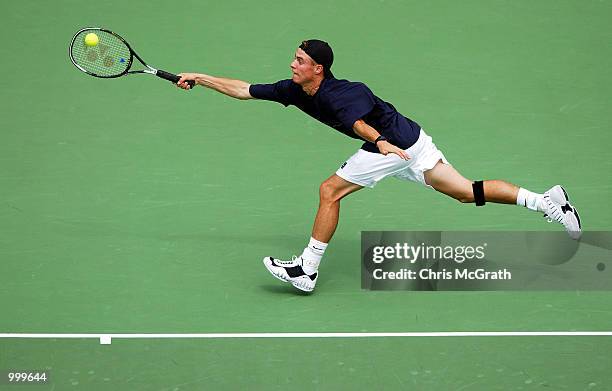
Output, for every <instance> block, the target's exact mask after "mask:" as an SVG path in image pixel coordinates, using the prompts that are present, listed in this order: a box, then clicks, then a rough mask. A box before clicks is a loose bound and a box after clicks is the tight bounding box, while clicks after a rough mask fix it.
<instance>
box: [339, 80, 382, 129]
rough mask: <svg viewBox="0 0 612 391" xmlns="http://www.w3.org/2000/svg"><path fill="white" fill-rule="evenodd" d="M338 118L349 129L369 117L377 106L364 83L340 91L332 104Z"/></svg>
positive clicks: (354, 84)
mask: <svg viewBox="0 0 612 391" xmlns="http://www.w3.org/2000/svg"><path fill="white" fill-rule="evenodd" d="M331 104H332V107H333V110H334V113H335V115H336V118H338V120H339V121H340V122H341V123H342V125H343V126H344V127H345V128H347V129H352V128H353V124H354V123H355V122H356V121H357V120H358V119H361V118H363V117H365V116H366V115H368V114H369V113H370V112H371V111H372V110H373V109H374V105H375V104H376V100H375V99H374V94H373V93H372V91H370V89H369V88H368V87H367V86H366V85H365V84H363V83H351V85H350V86H348V87H347V88H346V89H344V91H340V92H339V93H338V94H337V95H336V96H335V97H334V99H333V100H332V102H331Z"/></svg>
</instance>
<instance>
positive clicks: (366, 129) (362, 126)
mask: <svg viewBox="0 0 612 391" xmlns="http://www.w3.org/2000/svg"><path fill="white" fill-rule="evenodd" d="M353 132H355V134H357V135H358V136H359V137H361V138H362V139H364V140H366V141H369V142H371V143H374V142H375V141H376V139H377V138H378V137H379V136H380V133H379V132H378V131H377V130H376V129H374V128H373V127H371V126H370V125H368V124H367V123H366V122H365V121H364V120H362V119H358V120H357V121H355V123H354V124H353ZM376 147H377V148H378V150H379V151H380V153H382V154H383V155H388V154H390V153H394V154H396V155H397V156H399V157H401V158H402V159H404V160H408V159H410V156H408V154H407V153H406V151H404V150H403V149H401V148H398V147H396V146H395V145H393V144H391V143H390V142H388V141H379V142H377V143H376Z"/></svg>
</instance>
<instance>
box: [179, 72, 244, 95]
mask: <svg viewBox="0 0 612 391" xmlns="http://www.w3.org/2000/svg"><path fill="white" fill-rule="evenodd" d="M178 75H179V76H180V77H181V79H180V80H179V81H178V82H177V83H176V85H177V86H179V87H180V88H182V89H184V90H188V89H189V84H187V80H193V81H195V83H196V85H201V86H203V87H208V88H211V89H213V90H215V91H219V92H220V93H222V94H225V95H227V96H231V97H232V98H236V99H253V97H252V96H251V94H250V93H249V87H250V86H251V84H249V83H247V82H245V81H242V80H234V79H226V78H223V77H214V76H210V75H205V74H203V73H179V74H178Z"/></svg>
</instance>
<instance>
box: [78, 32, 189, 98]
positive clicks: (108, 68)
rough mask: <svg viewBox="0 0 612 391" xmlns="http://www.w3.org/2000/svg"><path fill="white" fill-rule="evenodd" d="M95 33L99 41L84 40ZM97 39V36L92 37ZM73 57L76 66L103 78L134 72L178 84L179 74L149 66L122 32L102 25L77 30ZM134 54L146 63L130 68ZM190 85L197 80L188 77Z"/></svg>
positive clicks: (89, 73) (142, 62) (141, 61)
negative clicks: (100, 26) (139, 67)
mask: <svg viewBox="0 0 612 391" xmlns="http://www.w3.org/2000/svg"><path fill="white" fill-rule="evenodd" d="M89 33H93V34H95V35H96V36H97V37H98V39H97V43H96V42H95V40H94V42H93V44H92V42H88V43H89V45H88V44H87V43H86V42H85V37H86V36H87V34H89ZM93 38H95V37H93ZM69 54H70V60H71V61H72V63H73V64H74V66H75V67H77V68H78V69H80V70H81V71H83V72H85V73H87V74H88V75H91V76H95V77H102V78H114V77H120V76H124V75H129V74H134V73H148V74H150V75H155V76H157V77H161V78H162V79H165V80H168V81H171V82H173V83H176V82H178V81H179V79H180V76H178V75H175V74H173V73H170V72H166V71H162V70H161V69H155V68H153V67H151V66H149V65H147V63H146V62H144V60H143V59H142V58H140V56H139V55H138V54H136V52H135V51H134V49H132V48H131V47H130V45H128V43H127V42H126V40H125V39H123V38H121V37H120V36H119V34H117V33H114V32H112V31H110V30H106V29H103V28H99V27H86V28H84V29H81V30H79V31H77V33H76V34H75V35H74V37H73V38H72V42H70V50H69ZM134 57H136V58H137V59H138V61H140V63H141V64H142V65H143V67H144V68H143V69H131V68H132V65H133V64H134ZM187 83H188V84H189V87H190V88H193V86H194V85H195V81H193V80H188V81H187Z"/></svg>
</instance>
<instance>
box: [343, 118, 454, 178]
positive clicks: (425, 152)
mask: <svg viewBox="0 0 612 391" xmlns="http://www.w3.org/2000/svg"><path fill="white" fill-rule="evenodd" d="M405 151H406V153H407V154H408V156H409V157H410V159H408V160H404V159H402V158H400V157H399V156H397V155H396V154H394V153H393V154H391V153H390V154H388V155H387V156H384V155H382V154H380V153H373V152H368V151H364V150H363V149H360V150H358V151H357V153H355V154H354V155H353V156H351V157H350V158H349V159H348V160H347V161H346V162H345V163H344V164H342V166H341V167H340V168H339V169H338V171H336V175H338V176H339V177H340V178H342V179H344V180H347V181H349V182H351V183H355V184H357V185H360V186H365V187H374V186H375V185H376V184H377V183H378V182H379V181H381V180H382V179H384V178H386V177H388V176H393V177H396V178H398V179H403V180H407V181H413V182H419V183H422V184H423V185H425V186H427V187H429V188H432V187H431V186H429V185H428V184H427V183H425V176H424V173H425V171H427V170H431V169H432V168H433V167H434V166H435V165H436V163H438V162H439V161H440V160H442V162H444V163H446V164H449V163H448V161H447V160H446V158H445V157H444V154H443V153H442V152H441V151H440V150H439V149H438V148H437V147H436V144H434V143H433V142H432V141H431V137H430V136H428V135H427V133H425V131H424V130H423V129H421V133H420V134H419V139H418V140H417V142H416V143H414V145H413V146H411V147H410V148H408V149H406V150H405Z"/></svg>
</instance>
